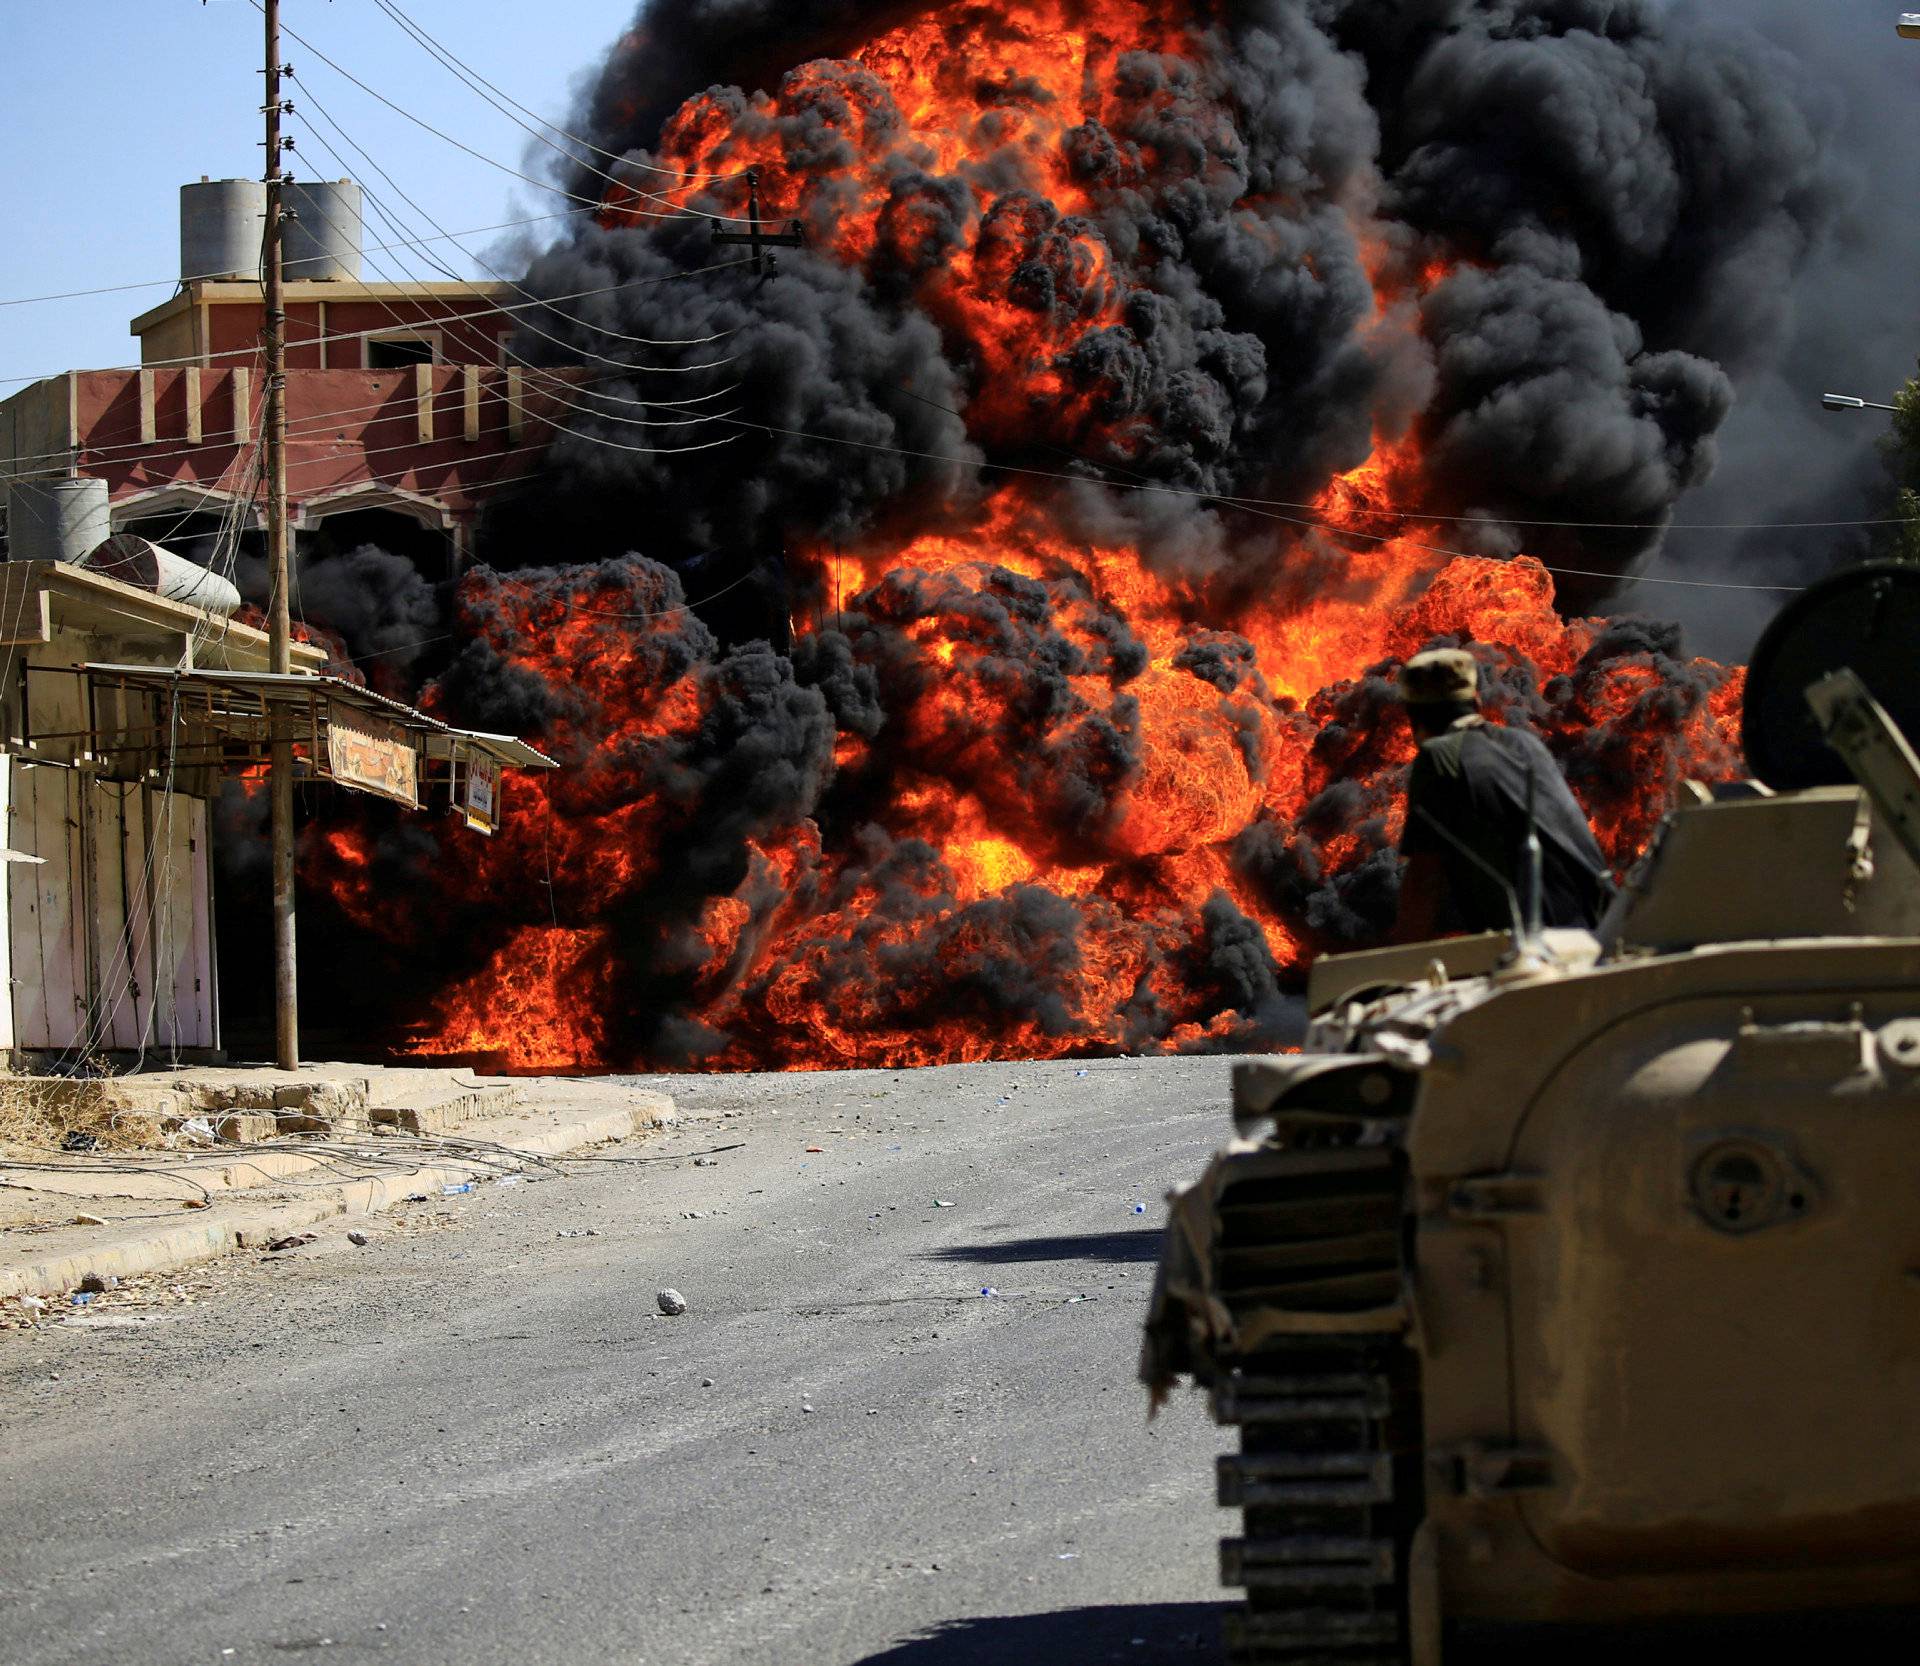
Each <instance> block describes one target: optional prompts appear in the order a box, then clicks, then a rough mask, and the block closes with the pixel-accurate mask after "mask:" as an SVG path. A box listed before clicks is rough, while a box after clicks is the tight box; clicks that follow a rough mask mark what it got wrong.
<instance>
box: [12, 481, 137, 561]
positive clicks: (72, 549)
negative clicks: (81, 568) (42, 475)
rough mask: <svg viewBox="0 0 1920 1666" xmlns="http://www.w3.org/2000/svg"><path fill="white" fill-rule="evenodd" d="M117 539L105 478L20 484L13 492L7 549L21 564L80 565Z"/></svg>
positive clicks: (18, 483)
mask: <svg viewBox="0 0 1920 1666" xmlns="http://www.w3.org/2000/svg"><path fill="white" fill-rule="evenodd" d="M112 535H113V515H112V513H111V511H110V510H109V509H108V507H107V483H106V482H105V481H104V480H88V479H71V480H69V479H59V480H16V481H14V483H13V484H12V486H11V487H9V488H8V491H7V551H8V554H9V555H11V556H12V558H13V559H14V560H15V561H64V562H66V563H67V564H68V565H69V566H78V565H79V564H80V563H81V562H82V561H84V560H85V559H86V557H87V556H88V554H90V553H91V552H92V551H93V550H94V549H95V548H96V547H97V546H98V545H99V543H100V541H101V539H103V538H109V537H111V536H112Z"/></svg>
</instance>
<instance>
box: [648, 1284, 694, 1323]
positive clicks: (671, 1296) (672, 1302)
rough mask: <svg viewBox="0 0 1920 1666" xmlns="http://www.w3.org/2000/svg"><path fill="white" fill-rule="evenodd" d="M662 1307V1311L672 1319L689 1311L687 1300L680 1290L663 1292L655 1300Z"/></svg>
mask: <svg viewBox="0 0 1920 1666" xmlns="http://www.w3.org/2000/svg"><path fill="white" fill-rule="evenodd" d="M653 1299H654V1300H655V1301H656V1302H657V1303H659V1305H660V1311H661V1312H662V1313H664V1314H666V1316H667V1317H668V1318H669V1319H671V1318H673V1317H675V1316H676V1315H677V1314H681V1313H685V1312H686V1311H687V1298H686V1297H685V1296H683V1295H681V1294H680V1292H679V1291H678V1290H662V1291H660V1292H659V1294H657V1295H656V1296H655V1297H654V1298H653Z"/></svg>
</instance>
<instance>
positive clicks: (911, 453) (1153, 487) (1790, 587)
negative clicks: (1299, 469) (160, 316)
mask: <svg viewBox="0 0 1920 1666" xmlns="http://www.w3.org/2000/svg"><path fill="white" fill-rule="evenodd" d="M726 420H727V421H728V422H729V423H730V424H731V425H732V426H733V427H735V428H740V429H744V430H750V431H754V432H758V433H764V434H784V435H787V436H788V437H790V438H793V439H800V440H816V441H818V442H820V443H821V444H823V445H842V446H852V447H854V448H856V449H858V450H861V451H881V452H888V453H891V454H892V455H894V456H896V457H918V458H922V459H925V460H926V461H928V462H934V463H951V464H953V465H954V466H955V467H957V468H974V467H978V468H980V469H981V470H983V471H993V470H997V471H998V472H1000V473H1002V474H1017V475H1024V476H1030V477H1033V478H1037V479H1041V480H1064V481H1066V482H1068V483H1069V484H1072V485H1080V486H1104V487H1106V488H1107V489H1108V490H1110V491H1126V492H1159V493H1164V494H1166V495H1169V496H1172V497H1184V498H1194V499H1197V500H1199V501H1200V502H1203V503H1217V504H1221V505H1223V506H1225V507H1227V508H1230V509H1240V508H1247V507H1255V508H1258V509H1261V510H1265V505H1264V503H1263V500H1261V499H1259V498H1239V497H1232V496H1225V495H1222V494H1219V493H1214V492H1201V491H1194V490H1192V489H1190V488H1188V487H1184V486H1164V485H1159V484H1157V483H1152V482H1135V481H1127V480H1095V479H1093V478H1091V477H1089V476H1087V475H1083V474H1064V473H1062V472H1061V471H1059V470H1057V469H1036V468H1031V467H1027V466H1024V465H1021V464H1018V463H993V462H984V463H976V462H973V461H971V460H969V459H967V458H964V457H948V456H944V455H942V454H941V453H939V452H937V451H916V450H913V449H911V448H909V447H906V446H897V445H885V444H882V443H881V442H879V441H877V440H854V439H847V438H845V437H843V436H841V435H838V434H814V433H809V432H808V431H807V430H805V429H802V428H781V427H778V426H776V425H774V424H772V423H765V422H752V421H747V420H744V419H742V418H738V417H729V418H727V419H726ZM1267 513H1268V515H1269V518H1271V519H1273V520H1278V521H1286V522H1289V523H1290V524H1292V525H1295V526H1303V527H1307V528H1309V529H1311V530H1314V531H1320V532H1326V533H1329V534H1331V535H1333V536H1335V537H1341V538H1364V539H1366V540H1368V541H1369V542H1371V543H1376V544H1396V543H1403V544H1406V545H1407V546H1408V547H1409V548H1412V549H1418V550H1424V551H1427V552H1429V553H1430V554H1433V555H1444V556H1447V557H1449V558H1452V559H1455V560H1473V559H1483V558H1479V557H1474V556H1473V555H1472V554H1471V552H1469V551H1466V550H1450V549H1445V548H1443V547H1442V546H1440V545H1438V544H1426V543H1420V542H1417V541H1415V540H1413V539H1409V538H1404V537H1399V536H1395V535H1393V534H1389V533H1380V532H1360V531H1357V530H1354V529H1352V528H1348V527H1340V526H1335V525H1332V524H1331V523H1328V522H1324V521H1309V520H1301V519H1298V518H1296V517H1294V516H1290V515H1275V514H1271V512H1270V511H1267ZM1416 518H1417V517H1416ZM1541 565H1542V566H1546V563H1544V562H1542V563H1541ZM1547 571H1548V572H1550V573H1570V574H1573V575H1576V576H1579V577H1583V578H1584V577H1594V578H1611V579H1615V580H1618V581H1620V582H1625V581H1626V579H1627V578H1628V577H1629V576H1632V575H1626V574H1620V573H1597V572H1596V573H1588V572H1587V571H1586V570H1585V569H1582V568H1571V567H1547ZM1634 581H1635V582H1636V583H1641V584H1677V585H1686V586H1689V587H1692V588H1696V589H1703V590H1766V591H1775V592H1791V593H1798V592H1799V591H1801V590H1803V589H1804V588H1805V586H1804V585H1798V584H1729V583H1716V582H1713V581H1710V580H1707V579H1656V578H1650V577H1646V576H1639V577H1636V578H1635V580H1634Z"/></svg>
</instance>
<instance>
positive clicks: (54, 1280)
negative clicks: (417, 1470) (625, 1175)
mask: <svg viewBox="0 0 1920 1666" xmlns="http://www.w3.org/2000/svg"><path fill="white" fill-rule="evenodd" d="M632 1098H633V1100H634V1103H632V1104H629V1105H623V1106H622V1107H621V1108H620V1109H618V1110H609V1111H595V1112H591V1113H588V1114H586V1115H583V1116H577V1117H575V1118H573V1119H572V1120H570V1121H567V1122H562V1123H559V1124H557V1125H556V1126H554V1127H552V1128H547V1129H543V1130H541V1131H540V1132H539V1133H536V1134H528V1135H526V1136H524V1137H522V1138H518V1139H515V1140H513V1141H511V1142H510V1143H509V1142H502V1143H503V1144H507V1146H508V1149H510V1150H513V1151H518V1152H524V1153H526V1154H527V1155H528V1156H534V1157H557V1156H559V1155H561V1154H562V1153H563V1152H567V1151H575V1150H578V1149H579V1148H580V1147H581V1146H583V1145H599V1144H602V1143H604V1142H605V1141H608V1140H623V1139H627V1138H629V1137H630V1136H631V1135H632V1134H633V1133H634V1131H635V1130H636V1129H638V1128H662V1127H667V1126H669V1125H671V1124H672V1123H673V1122H674V1121H675V1120H677V1119H676V1117H675V1115H674V1110H673V1101H672V1100H671V1099H670V1098H669V1097H668V1096H667V1095H666V1094H664V1093H655V1092H651V1091H648V1092H643V1093H637V1094H634V1095H633V1096H632ZM475 1174H476V1171H475V1169H474V1167H473V1165H471V1164H468V1163H462V1162H460V1161H459V1160H458V1159H450V1160H447V1161H443V1162H439V1163H434V1164H431V1165H429V1166H427V1167H424V1168H419V1169H415V1170H413V1171H412V1172H411V1173H408V1174H382V1175H370V1176H368V1177H367V1178H365V1179H361V1180H348V1181H343V1182H342V1183H341V1184H340V1185H338V1186H334V1187H330V1188H329V1189H328V1190H327V1191H325V1192H323V1193H320V1194H319V1195H317V1196H314V1197H309V1198H296V1199H291V1200H288V1201H285V1202H280V1203H275V1204H273V1205H271V1206H268V1207H260V1208H254V1209H248V1210H241V1209H237V1208H232V1207H224V1206H222V1205H219V1204H216V1205H215V1206H214V1208H213V1209H212V1210H211V1211H209V1212H208V1214H209V1217H210V1218H208V1219H205V1220H201V1221H195V1222H191V1223H185V1224H182V1225H180V1226H172V1227H159V1228H154V1227H148V1228H146V1229H144V1230H142V1231H139V1232H133V1233H127V1234H123V1235H120V1236H116V1237H113V1238H109V1239H107V1240H105V1241H104V1242H101V1243H97V1244H94V1245H92V1246H90V1247H89V1248H87V1249H83V1250H71V1251H69V1252H67V1253H66V1254H63V1255H54V1256H49V1257H47V1258H46V1259H45V1260H42V1261H33V1262H29V1263H28V1264H27V1265H25V1266H23V1267H8V1268H6V1269H4V1270H0V1299H5V1298H7V1297H9V1296H62V1295H65V1294H66V1293H67V1292H68V1291H70V1290H72V1289H73V1288H74V1287H75V1286H76V1285H77V1284H79V1282H80V1280H81V1278H82V1277H83V1276H85V1275H86V1274H87V1273H99V1274H100V1275H101V1276H102V1277H115V1278H130V1277H132V1276H134V1275H135V1274H139V1273H164V1272H172V1271H174V1270H175V1269H177V1268H180V1267H191V1266H194V1265H197V1264H198V1263H200V1262H202V1261H217V1260H219V1259H220V1257H221V1256H223V1255H231V1254H233V1253H234V1251H236V1250H241V1249H252V1248H255V1247H257V1246H259V1245H261V1244H264V1243H265V1242H267V1241H268V1240H269V1239H271V1238H282V1237H285V1236H286V1235H287V1234H289V1233H291V1232H297V1231H299V1230H300V1229H301V1228H302V1227H305V1226H311V1225H312V1224H313V1223H314V1222H316V1221H324V1220H333V1219H336V1218H338V1217H341V1216H354V1215H377V1214H379V1213H380V1212H381V1211H382V1210H385V1209H391V1208H392V1207H393V1206H394V1205H395V1204H396V1203H398V1202H400V1201H401V1199H403V1198H405V1197H406V1196H407V1195H408V1194H409V1193H412V1192H419V1191H427V1192H429V1193H431V1192H433V1191H434V1190H436V1189H437V1188H439V1187H441V1186H456V1185H459V1184H460V1183H461V1182H462V1181H466V1180H471V1179H474V1178H475Z"/></svg>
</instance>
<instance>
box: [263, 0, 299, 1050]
mask: <svg viewBox="0 0 1920 1666" xmlns="http://www.w3.org/2000/svg"><path fill="white" fill-rule="evenodd" d="M261 11H262V13H263V14H264V16H265V18H266V26H267V63H266V78H267V97H266V105H265V110H264V113H265V115H266V118H267V236H266V250H265V256H266V258H265V261H264V265H265V268H266V270H265V272H264V274H263V281H264V288H265V291H266V293H265V303H266V349H267V409H266V445H267V570H268V575H269V594H268V615H267V640H268V650H269V654H270V656H271V666H272V669H273V671H274V672H275V673H276V674H277V675H280V676H285V675H286V674H287V673H288V672H290V671H291V670H292V669H293V617H292V612H291V607H290V592H291V589H292V583H291V574H290V565H291V564H290V562H289V560H288V538H287V312H286V299H285V294H284V289H283V278H282V271H281V255H282V244H283V239H284V234H285V230H286V201H285V185H286V174H285V172H284V171H283V170H282V168H281V166H280V158H281V156H282V154H283V146H282V145H281V142H280V116H281V113H282V108H283V107H282V105H281V102H280V78H281V65H280V0H263V4H262V6H261ZM267 710H268V712H269V713H271V712H272V711H273V706H272V704H271V703H269V705H268V707H267ZM267 721H268V740H269V750H268V760H269V762H268V784H269V791H270V793H271V796H272V805H273V1046H274V1062H275V1063H276V1064H278V1065H279V1067H280V1068H281V1069H282V1070H294V1069H297V1068H298V1067H299V1064H300V1006H299V990H298V983H297V981H296V978H295V974H294V931H293V740H292V738H291V736H289V735H285V734H282V733H281V732H280V730H279V728H278V727H277V725H275V723H274V720H273V718H272V717H271V716H269V717H268V720H267Z"/></svg>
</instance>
